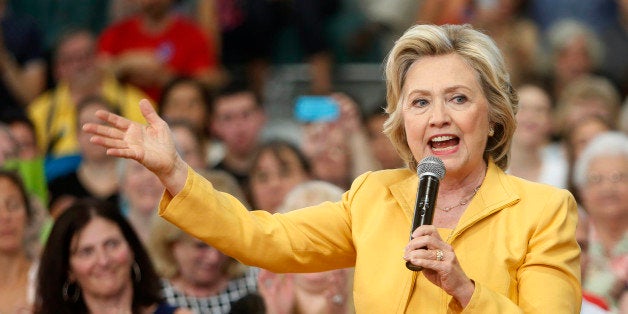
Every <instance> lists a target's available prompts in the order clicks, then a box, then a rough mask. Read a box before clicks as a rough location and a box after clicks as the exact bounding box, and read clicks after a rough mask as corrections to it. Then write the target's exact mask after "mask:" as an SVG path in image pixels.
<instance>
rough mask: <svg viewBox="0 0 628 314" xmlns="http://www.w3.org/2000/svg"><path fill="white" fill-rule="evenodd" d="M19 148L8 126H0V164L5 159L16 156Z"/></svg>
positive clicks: (2, 163)
mask: <svg viewBox="0 0 628 314" xmlns="http://www.w3.org/2000/svg"><path fill="white" fill-rule="evenodd" d="M18 153H19V148H18V146H17V142H16V141H15V138H13V135H12V134H11V131H10V130H9V128H3V127H2V126H0V166H2V165H4V163H5V162H6V161H7V160H11V159H13V158H17V157H18Z"/></svg>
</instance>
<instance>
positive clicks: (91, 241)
mask: <svg viewBox="0 0 628 314" xmlns="http://www.w3.org/2000/svg"><path fill="white" fill-rule="evenodd" d="M35 302H36V303H35V313H95V312H99V313H189V312H188V311H186V310H182V309H176V308H175V307H172V306H170V305H168V304H166V303H165V302H164V301H163V299H162V297H161V294H160V291H159V277H158V275H157V273H156V272H155V270H154V268H153V265H152V264H151V261H150V258H149V256H148V253H147V252H146V251H145V249H144V247H143V245H142V243H141V242H140V239H139V238H138V236H137V235H136V234H135V233H134V232H133V228H132V227H131V226H130V225H129V223H128V222H127V221H126V219H125V218H124V217H123V216H122V214H121V213H120V212H119V211H118V209H117V208H116V207H113V206H111V205H110V204H109V203H106V202H102V201H96V200H90V199H83V200H80V201H77V202H76V203H74V204H73V205H72V206H71V207H70V208H68V209H67V210H66V211H65V212H64V213H63V214H61V216H59V218H57V220H56V222H55V224H54V226H53V228H52V231H51V233H50V238H49V240H48V242H47V243H46V247H45V249H44V251H43V254H42V257H41V263H40V267H39V273H38V279H37V298H36V301H35Z"/></svg>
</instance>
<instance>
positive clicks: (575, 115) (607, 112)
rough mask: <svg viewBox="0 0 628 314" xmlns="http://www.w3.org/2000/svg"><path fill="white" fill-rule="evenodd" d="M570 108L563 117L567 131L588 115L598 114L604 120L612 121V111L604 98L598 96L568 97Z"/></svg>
mask: <svg viewBox="0 0 628 314" xmlns="http://www.w3.org/2000/svg"><path fill="white" fill-rule="evenodd" d="M569 101H570V102H571V108H570V110H569V111H568V112H567V114H566V116H565V117H563V119H564V121H565V129H566V131H569V130H570V129H571V128H573V127H575V126H576V125H577V124H578V123H579V122H580V121H582V120H585V119H587V118H588V117H590V116H598V117H601V118H602V119H605V120H606V121H613V120H614V119H615V117H613V116H612V115H613V112H612V110H611V109H610V106H608V105H607V104H606V103H605V102H604V100H602V99H599V98H576V99H570V100H569Z"/></svg>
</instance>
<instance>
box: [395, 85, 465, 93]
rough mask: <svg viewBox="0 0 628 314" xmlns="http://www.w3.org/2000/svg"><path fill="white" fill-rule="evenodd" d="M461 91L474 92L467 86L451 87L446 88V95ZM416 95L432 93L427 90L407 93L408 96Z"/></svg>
mask: <svg viewBox="0 0 628 314" xmlns="http://www.w3.org/2000/svg"><path fill="white" fill-rule="evenodd" d="M460 89H464V90H467V91H472V89H471V88H470V87H468V86H466V85H454V86H450V87H447V88H445V93H451V92H455V91H457V90H460ZM415 93H416V94H430V93H431V92H430V91H428V90H426V89H413V90H411V91H409V92H408V93H407V95H411V94H415Z"/></svg>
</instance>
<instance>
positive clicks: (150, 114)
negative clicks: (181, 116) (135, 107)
mask: <svg viewBox="0 0 628 314" xmlns="http://www.w3.org/2000/svg"><path fill="white" fill-rule="evenodd" d="M140 111H141V112H142V115H143V116H144V118H145V119H146V122H148V124H157V123H161V122H163V120H162V119H161V118H160V117H159V115H158V114H157V112H156V111H155V108H154V107H153V105H151V103H150V101H148V99H142V100H140Z"/></svg>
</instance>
